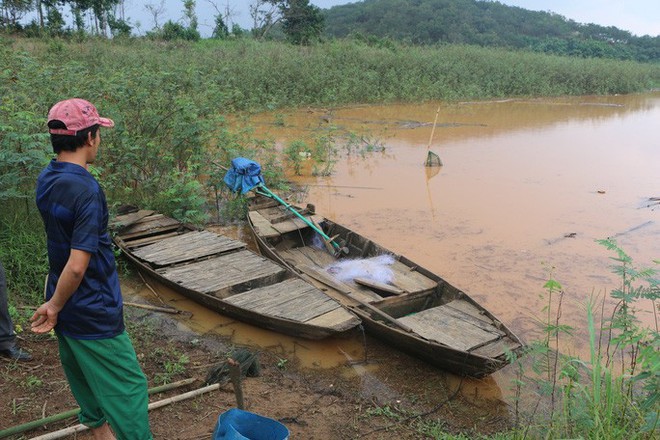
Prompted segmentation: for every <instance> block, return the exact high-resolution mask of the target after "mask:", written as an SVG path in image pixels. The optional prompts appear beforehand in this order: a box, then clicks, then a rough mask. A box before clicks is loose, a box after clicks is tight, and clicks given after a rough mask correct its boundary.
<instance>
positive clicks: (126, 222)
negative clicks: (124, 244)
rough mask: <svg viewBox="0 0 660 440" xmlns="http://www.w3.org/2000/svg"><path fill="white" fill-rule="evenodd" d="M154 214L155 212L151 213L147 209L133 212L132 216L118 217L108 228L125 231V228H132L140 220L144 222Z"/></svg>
mask: <svg viewBox="0 0 660 440" xmlns="http://www.w3.org/2000/svg"><path fill="white" fill-rule="evenodd" d="M154 212H155V211H149V210H146V209H141V210H139V211H137V212H131V213H130V214H126V215H118V216H117V217H115V218H114V219H112V221H111V222H110V224H109V225H108V226H109V227H110V229H117V230H118V229H123V228H126V227H128V226H131V225H132V224H134V223H137V222H139V221H140V220H142V219H143V218H145V217H148V216H150V215H151V214H153V213H154Z"/></svg>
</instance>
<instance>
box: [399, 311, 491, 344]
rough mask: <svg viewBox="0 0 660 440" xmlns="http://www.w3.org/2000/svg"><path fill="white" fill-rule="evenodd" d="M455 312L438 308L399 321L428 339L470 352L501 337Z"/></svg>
mask: <svg viewBox="0 0 660 440" xmlns="http://www.w3.org/2000/svg"><path fill="white" fill-rule="evenodd" d="M454 311H455V309H452V310H449V309H448V308H447V307H445V306H438V307H433V308H431V309H427V310H424V311H422V312H419V313H416V314H413V315H408V316H405V317H402V318H399V319H398V321H399V322H402V323H404V324H405V325H407V326H408V327H410V328H412V329H413V330H414V331H415V332H416V333H417V334H419V335H420V336H422V337H424V338H426V339H430V340H433V341H436V342H439V343H441V344H445V345H447V346H449V347H453V348H456V349H458V350H465V351H468V350H470V349H471V348H473V347H477V346H482V345H485V344H487V343H488V342H490V341H494V340H496V339H498V338H500V337H501V335H500V334H499V333H498V332H496V331H486V330H484V329H483V328H481V327H479V326H477V325H475V324H474V322H473V320H467V319H462V317H458V316H456V315H457V314H456V313H453V312H454ZM465 316H468V315H465ZM493 330H495V329H493Z"/></svg>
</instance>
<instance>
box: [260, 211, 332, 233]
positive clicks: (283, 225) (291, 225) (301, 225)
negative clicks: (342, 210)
mask: <svg viewBox="0 0 660 440" xmlns="http://www.w3.org/2000/svg"><path fill="white" fill-rule="evenodd" d="M305 218H307V219H308V220H310V221H311V222H316V223H317V224H318V222H319V221H322V220H324V217H323V216H320V215H313V216H311V217H309V216H307V217H305ZM271 226H272V227H273V228H274V229H275V230H277V232H279V233H280V234H286V233H288V232H292V231H297V230H298V229H305V228H308V227H309V225H308V224H307V223H305V222H304V221H303V220H302V219H300V218H298V217H294V218H291V219H288V220H284V221H281V222H278V223H272V224H271Z"/></svg>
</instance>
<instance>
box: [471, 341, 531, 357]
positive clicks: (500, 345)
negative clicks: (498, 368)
mask: <svg viewBox="0 0 660 440" xmlns="http://www.w3.org/2000/svg"><path fill="white" fill-rule="evenodd" d="M518 348H520V344H519V343H517V342H515V341H513V340H511V339H510V338H508V337H506V338H502V339H499V340H497V341H494V342H491V343H490V344H486V345H483V346H481V347H479V348H477V349H475V350H471V351H470V353H473V354H478V355H480V356H485V357H490V358H496V357H500V356H502V355H503V354H504V353H506V352H507V351H513V350H516V349H518Z"/></svg>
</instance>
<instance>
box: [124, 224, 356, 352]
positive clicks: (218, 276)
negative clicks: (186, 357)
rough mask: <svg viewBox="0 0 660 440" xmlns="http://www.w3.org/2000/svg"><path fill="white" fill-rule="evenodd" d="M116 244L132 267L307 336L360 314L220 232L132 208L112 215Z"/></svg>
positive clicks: (250, 319)
mask: <svg viewBox="0 0 660 440" xmlns="http://www.w3.org/2000/svg"><path fill="white" fill-rule="evenodd" d="M112 227H113V229H114V231H115V233H114V241H115V244H116V245H117V246H118V247H119V248H120V249H121V250H122V251H123V253H124V255H125V256H126V257H127V258H128V259H129V260H130V261H131V262H132V263H133V264H135V265H136V266H137V268H138V270H140V271H142V272H143V273H145V274H147V275H148V276H150V277H153V278H155V279H156V280H158V281H159V282H161V283H163V284H164V285H166V286H168V287H170V288H172V289H173V290H175V291H177V292H180V293H182V294H183V295H185V296H187V297H189V298H191V299H192V300H194V301H196V302H198V303H200V304H202V305H204V306H206V307H208V308H209V309H212V310H215V311H217V312H220V313H222V314H224V315H227V316H231V317H233V318H236V319H238V320H240V321H244V322H247V323H249V324H253V325H256V326H260V327H265V328H267V329H270V330H274V331H277V332H280V333H285V334H288V335H292V336H297V337H301V338H307V339H321V338H324V337H327V336H330V335H335V334H339V333H342V332H345V331H347V330H349V329H351V328H353V327H355V326H357V325H358V324H359V323H360V320H359V319H358V318H357V317H356V316H355V315H354V314H352V313H350V312H349V311H347V310H346V309H345V308H343V307H342V306H341V305H340V304H339V303H338V302H337V301H336V300H334V299H333V298H331V297H329V296H328V295H327V294H325V293H324V292H323V291H321V290H319V289H318V288H317V287H315V286H313V285H311V284H310V283H308V282H306V281H304V280H302V279H301V278H300V277H298V276H297V275H296V274H295V273H294V272H293V271H292V270H291V269H290V268H287V267H285V266H282V265H280V264H277V263H276V262H273V261H271V260H269V259H266V258H264V257H262V256H261V255H258V254H257V253H255V252H252V251H250V250H248V249H247V245H246V244H245V243H243V242H241V241H238V240H234V239H232V238H229V237H225V236H223V235H219V234H216V233H213V232H211V231H206V230H198V229H196V228H193V227H192V226H190V225H186V224H182V223H180V222H179V221H177V220H175V219H172V218H169V217H166V216H164V215H161V214H158V213H155V212H153V211H138V212H133V213H130V214H125V215H123V216H117V217H116V218H115V219H114V221H113V226H112Z"/></svg>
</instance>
